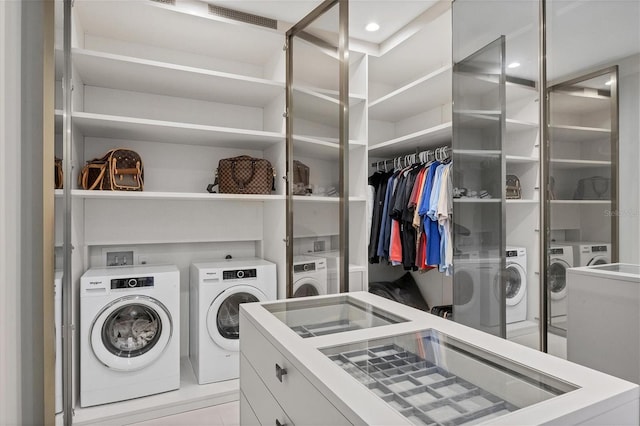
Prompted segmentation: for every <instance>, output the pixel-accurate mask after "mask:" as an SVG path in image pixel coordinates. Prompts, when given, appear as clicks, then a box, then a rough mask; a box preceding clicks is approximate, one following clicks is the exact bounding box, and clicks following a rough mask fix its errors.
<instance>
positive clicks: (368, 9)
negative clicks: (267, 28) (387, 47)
mask: <svg viewBox="0 0 640 426" xmlns="http://www.w3.org/2000/svg"><path fill="white" fill-rule="evenodd" d="M208 2H209V3H211V4H215V5H218V6H223V7H228V8H231V9H235V10H239V11H242V12H247V13H252V14H255V15H260V16H264V17H267V18H271V19H277V20H279V21H283V22H288V23H290V24H294V23H296V22H298V21H299V20H301V19H302V18H303V17H305V16H306V15H307V14H308V13H309V12H311V11H312V10H313V9H314V8H315V7H317V6H318V5H320V4H321V3H322V1H320V0H208ZM435 3H437V1H436V0H351V1H350V2H349V33H350V37H351V38H355V39H358V40H362V41H367V42H371V43H376V44H379V43H381V42H383V41H384V40H386V39H387V38H389V37H390V36H392V35H393V34H394V33H395V32H396V31H398V30H400V29H401V28H402V27H404V26H405V25H406V24H408V23H409V22H411V21H412V20H413V19H415V18H416V17H417V16H419V15H420V14H421V13H422V12H424V11H425V10H427V9H429V8H430V7H431V6H433V5H434V4H435ZM369 22H376V23H378V24H379V25H380V29H379V30H378V31H376V32H368V31H366V30H365V29H364V27H365V26H366V25H367V24H368V23H369ZM327 25H334V27H333V28H326V26H327ZM324 26H325V28H323V29H325V30H332V29H333V30H335V29H336V28H337V23H336V22H335V20H333V22H331V23H327V22H326V21H325V24H324Z"/></svg>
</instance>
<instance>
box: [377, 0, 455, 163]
mask: <svg viewBox="0 0 640 426" xmlns="http://www.w3.org/2000/svg"><path fill="white" fill-rule="evenodd" d="M416 21H419V23H416V25H415V26H414V27H413V30H412V33H411V32H409V33H402V32H400V33H399V34H396V35H395V36H392V37H391V38H390V39H388V40H387V41H385V42H384V43H382V44H381V46H380V52H379V54H378V55H371V56H370V57H369V78H368V82H369V92H368V98H369V107H368V114H369V135H370V137H369V156H370V157H371V158H389V157H392V156H396V155H403V154H410V153H413V152H416V151H423V150H426V149H429V148H434V147H437V146H440V145H443V144H446V143H447V142H448V143H450V142H451V49H450V46H451V41H450V37H451V15H450V11H449V6H448V5H444V4H439V5H437V6H434V7H432V8H431V9H429V10H428V11H427V12H426V13H424V14H423V15H421V17H420V18H418V19H416Z"/></svg>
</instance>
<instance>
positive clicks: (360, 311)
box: [264, 295, 407, 338]
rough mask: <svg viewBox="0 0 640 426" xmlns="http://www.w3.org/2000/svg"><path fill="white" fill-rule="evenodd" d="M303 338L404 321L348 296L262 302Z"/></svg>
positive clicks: (404, 320)
mask: <svg viewBox="0 0 640 426" xmlns="http://www.w3.org/2000/svg"><path fill="white" fill-rule="evenodd" d="M264 307H265V309H267V310H268V311H269V312H271V313H272V314H273V315H274V316H275V317H276V318H278V319H279V320H280V321H282V322H283V323H285V324H286V325H287V326H289V327H290V328H291V329H292V330H293V331H295V332H296V333H298V335H300V336H302V337H303V338H307V337H316V336H324V335H328V334H334V333H341V332H345V331H351V330H360V329H365V328H372V327H379V326H382V325H389V324H397V323H400V322H406V321H407V320H406V319H404V318H402V317H400V316H398V315H395V314H392V313H390V312H387V311H384V310H382V309H380V308H377V307H375V306H373V305H370V304H368V303H366V302H363V301H361V300H358V299H355V298H352V297H350V296H348V295H341V296H336V297H328V298H321V299H315V300H306V299H304V300H295V299H289V300H287V301H283V302H278V303H271V304H267V305H264Z"/></svg>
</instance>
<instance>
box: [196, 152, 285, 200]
mask: <svg viewBox="0 0 640 426" xmlns="http://www.w3.org/2000/svg"><path fill="white" fill-rule="evenodd" d="M275 176H276V173H275V170H274V169H273V167H271V163H270V162H269V161H267V160H265V159H262V158H254V157H250V156H248V155H240V156H238V157H233V158H223V159H222V160H220V161H219V162H218V171H217V172H216V181H215V182H214V183H213V185H209V186H208V187H207V190H208V191H209V192H214V191H213V190H212V188H213V187H214V186H215V185H218V190H219V192H220V193H221V194H270V193H271V191H273V190H275Z"/></svg>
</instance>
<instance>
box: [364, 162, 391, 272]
mask: <svg viewBox="0 0 640 426" xmlns="http://www.w3.org/2000/svg"><path fill="white" fill-rule="evenodd" d="M391 175H392V173H387V172H384V173H383V172H376V173H374V174H373V175H371V176H370V177H369V183H370V184H372V185H373V186H375V188H376V197H375V200H374V206H373V218H372V219H371V236H370V237H369V263H378V262H379V261H380V260H379V257H378V240H379V239H380V228H381V225H382V211H383V209H384V197H385V195H386V192H387V183H388V181H389V177H391Z"/></svg>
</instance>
